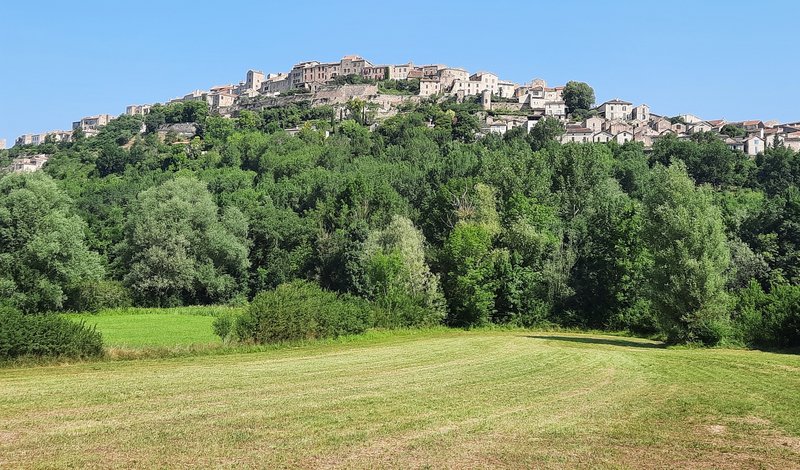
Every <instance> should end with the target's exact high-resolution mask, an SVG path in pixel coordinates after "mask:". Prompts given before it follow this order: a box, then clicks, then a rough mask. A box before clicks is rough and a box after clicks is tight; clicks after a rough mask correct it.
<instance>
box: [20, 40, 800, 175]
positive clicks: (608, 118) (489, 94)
mask: <svg viewBox="0 0 800 470" xmlns="http://www.w3.org/2000/svg"><path fill="white" fill-rule="evenodd" d="M564 91H565V86H555V87H551V86H548V84H547V83H546V82H545V81H544V80H542V79H534V80H532V81H531V82H529V83H526V84H517V83H513V82H510V81H507V80H502V79H501V78H500V77H499V76H497V75H496V74H494V73H491V72H484V71H479V72H475V73H470V72H468V71H467V70H465V69H462V68H457V67H450V66H447V65H441V64H434V65H415V64H413V63H411V62H409V63H406V64H399V65H374V64H373V63H371V62H370V61H368V60H366V59H364V58H363V57H361V56H357V55H349V56H345V57H343V58H342V59H341V60H339V61H338V62H318V61H307V62H300V63H298V64H295V65H294V66H293V67H292V68H291V70H289V71H288V72H280V73H267V74H265V73H263V72H261V71H257V70H249V71H248V72H247V74H246V76H245V79H244V81H241V82H239V83H238V84H235V85H234V84H229V85H221V86H214V87H211V88H210V89H208V90H194V91H192V92H190V93H187V94H186V95H184V96H181V97H177V98H174V99H171V100H169V101H168V102H167V103H178V102H184V103H185V102H190V101H203V102H206V103H207V104H208V107H209V110H210V111H211V113H213V114H216V115H219V116H222V117H236V116H238V114H239V113H240V112H241V111H242V110H251V111H258V110H263V109H266V108H274V107H281V106H286V105H289V104H292V103H300V102H306V103H309V104H310V105H311V106H322V105H329V106H332V107H333V108H334V109H335V110H336V111H337V113H338V115H340V116H343V115H344V113H345V112H346V109H347V104H348V103H350V102H351V101H352V100H361V101H363V102H364V103H366V105H367V108H368V109H369V113H370V118H369V121H371V123H372V124H375V123H377V122H380V121H381V120H383V119H386V118H388V117H391V116H393V115H395V114H397V113H398V112H401V110H402V109H403V105H404V104H405V103H408V102H420V101H422V100H437V99H454V100H456V101H458V102H465V101H468V100H473V101H475V102H477V103H478V104H479V105H480V109H481V110H482V111H480V112H479V113H478V117H479V119H480V122H481V129H480V132H479V133H478V134H479V135H478V136H479V137H480V136H481V135H486V134H489V133H496V134H505V133H506V132H508V131H510V130H511V129H514V128H517V127H523V128H525V129H526V131H528V132H530V130H531V129H533V127H534V126H535V125H536V123H537V122H539V120H541V119H543V118H546V117H550V118H555V119H558V120H560V121H561V122H562V123H563V124H564V126H565V132H564V133H563V135H562V136H561V142H562V143H568V142H580V143H589V142H597V143H604V142H609V141H616V142H617V143H619V144H624V143H626V142H630V141H634V142H640V143H641V144H642V145H643V146H644V148H645V149H649V148H652V146H653V143H654V141H655V140H657V139H659V138H661V137H664V136H665V135H668V134H673V135H675V136H677V137H678V138H681V139H688V138H691V136H692V135H693V134H696V133H699V132H714V133H717V134H719V137H720V138H721V139H723V140H724V141H725V143H726V144H727V145H728V147H729V148H731V149H732V150H738V151H742V152H744V153H746V154H748V155H751V156H755V155H757V154H759V153H761V152H763V151H764V149H765V148H767V147H768V146H772V145H783V146H785V147H788V148H790V149H792V150H795V151H798V150H800V122H795V123H779V122H774V121H772V122H763V121H760V120H749V121H743V122H727V121H726V120H724V119H714V120H706V119H703V118H700V117H697V116H695V115H692V114H682V115H679V116H672V117H668V116H664V115H660V114H656V113H655V112H653V111H652V110H651V109H650V107H649V106H648V105H646V104H635V103H632V102H629V101H625V100H623V99H613V100H609V101H606V102H603V103H601V104H599V105H597V106H592V107H591V109H581V110H579V111H580V112H575V111H576V110H573V109H570V107H569V106H568V103H567V101H566V100H565V96H564ZM152 106H153V105H152V104H142V105H130V106H128V107H127V108H126V110H125V113H124V114H127V115H146V114H148V113H149V111H150V109H151V108H152ZM114 118H115V116H114V115H112V114H98V115H93V116H87V117H84V118H81V119H80V120H77V121H75V122H73V123H72V129H71V130H54V131H49V132H43V133H36V134H24V135H21V136H19V137H18V138H17V139H16V141H15V145H38V144H41V143H44V142H45V141H52V142H64V141H69V140H70V139H72V136H73V132H74V131H76V130H80V131H81V132H82V133H83V134H84V135H86V136H93V135H96V134H97V133H98V131H99V129H100V128H102V127H103V126H104V125H106V124H108V122H109V121H111V120H112V119H114ZM726 129H733V130H735V132H727V131H726ZM173 130H174V129H173ZM286 130H287V131H288V132H289V133H295V132H297V131H298V130H299V129H297V128H290V129H286ZM179 132H182V133H183V134H188V135H191V133H192V132H193V129H188V130H184V131H181V130H179ZM46 161H47V156H46V155H30V156H27V157H24V158H18V159H16V160H15V161H14V162H13V164H12V167H11V170H12V171H35V170H37V169H39V168H41V167H42V165H44V163H46Z"/></svg>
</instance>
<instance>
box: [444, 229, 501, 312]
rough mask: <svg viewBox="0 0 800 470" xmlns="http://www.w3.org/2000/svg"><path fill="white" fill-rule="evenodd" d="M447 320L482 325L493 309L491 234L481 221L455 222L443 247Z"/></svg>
mask: <svg viewBox="0 0 800 470" xmlns="http://www.w3.org/2000/svg"><path fill="white" fill-rule="evenodd" d="M442 265H443V266H442V268H443V272H444V290H445V296H446V297H447V305H448V317H447V323H449V324H450V325H453V326H461V327H467V326H481V325H485V324H487V323H489V320H490V318H491V315H492V313H493V309H494V301H495V292H494V291H495V285H494V269H495V267H494V257H493V252H492V234H491V233H490V232H489V231H488V230H487V229H486V227H483V226H481V225H478V224H476V223H470V222H462V223H459V224H458V225H456V227H455V228H454V229H453V231H452V232H451V234H450V236H449V237H448V239H447V240H446V241H445V244H444V247H443V250H442Z"/></svg>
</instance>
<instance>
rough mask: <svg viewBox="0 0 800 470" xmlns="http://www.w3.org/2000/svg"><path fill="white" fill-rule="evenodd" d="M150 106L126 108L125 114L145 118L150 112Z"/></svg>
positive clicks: (137, 105)
mask: <svg viewBox="0 0 800 470" xmlns="http://www.w3.org/2000/svg"><path fill="white" fill-rule="evenodd" d="M150 107H151V106H150V105H149V104H132V105H130V106H127V107H126V108H125V114H127V115H128V116H144V115H145V114H147V113H149V112H150Z"/></svg>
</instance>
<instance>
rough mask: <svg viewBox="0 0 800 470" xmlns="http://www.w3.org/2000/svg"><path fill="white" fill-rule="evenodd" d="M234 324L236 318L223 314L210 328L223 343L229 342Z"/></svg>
mask: <svg viewBox="0 0 800 470" xmlns="http://www.w3.org/2000/svg"><path fill="white" fill-rule="evenodd" d="M235 323H236V316H234V315H232V314H230V313H223V314H222V315H220V316H218V317H217V318H215V319H214V323H212V325H211V327H212V328H213V329H214V334H215V335H217V336H219V337H220V338H222V340H223V341H225V342H229V341H230V340H231V333H233V326H234V324H235Z"/></svg>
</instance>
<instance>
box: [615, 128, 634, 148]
mask: <svg viewBox="0 0 800 470" xmlns="http://www.w3.org/2000/svg"><path fill="white" fill-rule="evenodd" d="M614 140H616V141H617V143H618V144H620V145H622V144H624V143H625V142H630V141H632V140H633V133H632V132H630V131H622V132H620V133H618V134H616V135H614Z"/></svg>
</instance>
